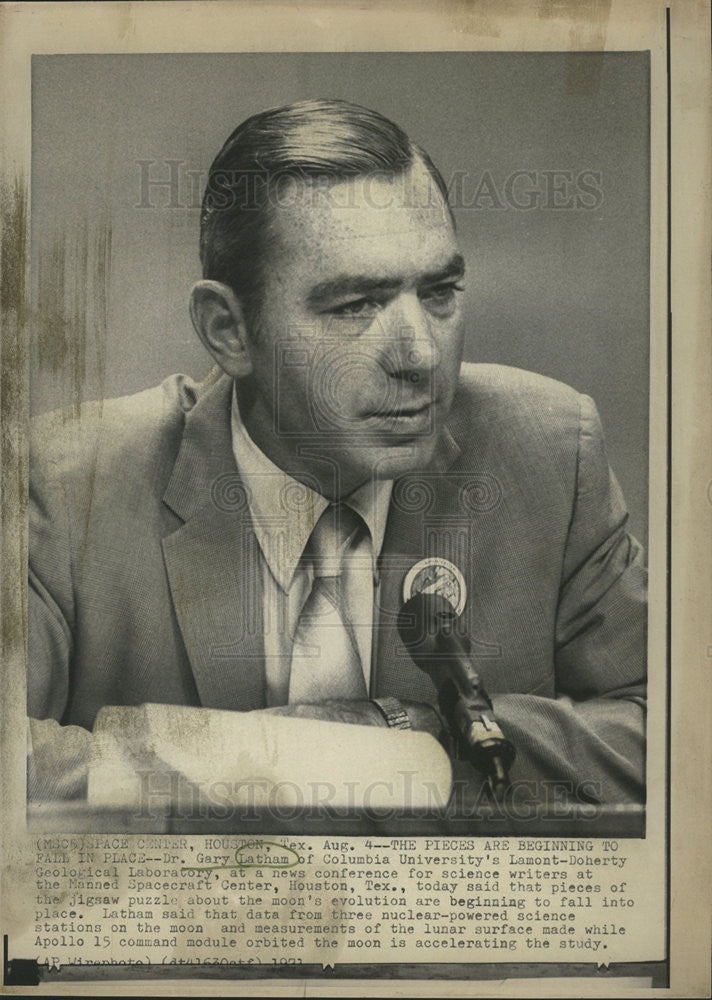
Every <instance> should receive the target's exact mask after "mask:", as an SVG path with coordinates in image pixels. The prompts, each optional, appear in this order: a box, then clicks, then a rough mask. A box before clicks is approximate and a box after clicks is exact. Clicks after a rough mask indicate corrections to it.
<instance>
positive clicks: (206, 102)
mask: <svg viewBox="0 0 712 1000" xmlns="http://www.w3.org/2000/svg"><path fill="white" fill-rule="evenodd" d="M313 97H340V98H345V99H347V100H352V101H355V102H357V103H361V104H365V105H367V106H369V107H373V108H375V109H377V110H378V111H381V112H382V113H384V114H385V115H387V116H388V117H389V118H392V119H394V120H395V121H396V122H398V123H399V124H400V125H401V126H403V127H404V128H405V130H406V131H407V132H408V133H409V134H410V135H411V137H412V138H413V139H414V140H415V141H416V142H418V143H420V144H421V145H422V146H424V147H425V149H426V150H427V151H428V152H429V153H430V154H431V156H432V157H433V159H434V160H435V162H436V163H437V165H438V167H439V168H440V170H441V172H442V173H443V175H444V176H445V178H446V180H448V179H451V178H452V177H453V175H454V174H455V173H456V172H460V173H461V174H464V178H463V179H462V181H461V185H462V187H461V190H463V191H464V192H465V196H466V197H467V199H468V200H469V201H472V200H473V198H475V196H476V194H477V191H478V185H480V184H481V183H482V181H483V177H484V174H485V172H488V176H489V177H490V178H491V179H492V181H493V182H494V184H495V186H496V189H497V196H498V198H499V201H500V202H501V206H500V207H496V206H495V204H494V202H493V199H492V198H489V197H486V196H484V195H482V196H481V197H480V198H479V200H478V202H477V205H470V207H466V206H463V205H461V206H460V207H459V208H458V209H457V211H456V214H457V224H458V232H459V236H460V240H461V243H462V247H463V251H464V253H465V256H466V258H467V262H468V281H467V284H468V291H467V297H466V322H467V335H466V354H465V356H466V358H467V359H468V360H481V361H491V362H498V363H503V364H509V365H516V366H519V367H522V368H528V369H531V370H533V371H538V372H542V373H543V374H546V375H550V376H552V377H554V378H557V379H561V380H562V381H564V382H567V383H569V384H570V385H573V386H575V387H576V388H577V389H580V390H582V391H584V392H587V393H589V394H590V395H592V396H593V397H594V399H595V400H596V402H597V404H598V407H599V410H600V412H601V416H602V419H603V425H604V428H605V431H606V438H607V443H608V450H609V455H610V458H611V464H612V465H613V467H614V469H615V470H616V473H617V475H618V478H619V479H620V481H621V484H622V486H623V489H624V491H625V494H626V497H627V500H628V504H629V507H630V509H631V527H632V530H633V531H634V533H635V534H637V535H638V537H640V538H641V539H644V538H645V535H646V525H647V449H648V327H649V317H648V307H649V287H648V284H649V279H648V275H649V223H648V218H649V181H648V178H649V168H648V164H649V139H648V107H649V88H648V55H647V53H606V54H602V53H581V54H577V53H574V54H571V53H395V54H394V53H385V54H379V53H328V54H321V53H304V54H303V53H289V54H285V53H278V54H261V53H260V54H240V55H148V56H142V55H119V56H106V55H101V56H38V57H34V59H33V88H32V105H33V147H32V258H33V337H32V345H31V384H30V391H31V407H32V410H33V412H40V411H42V410H46V409H50V408H53V407H56V406H66V405H75V406H76V404H77V403H78V401H79V400H83V399H90V398H97V397H100V396H115V395H121V394H123V393H128V392H133V391H136V390H138V389H142V388H145V387H147V386H150V385H153V384H155V383H156V382H158V381H160V380H161V379H162V378H164V377H165V376H166V375H168V374H170V373H171V372H176V371H184V372H188V373H190V374H192V375H195V376H201V375H202V374H203V373H204V372H206V371H207V370H208V369H209V367H210V365H211V360H210V358H209V357H208V355H207V354H206V353H205V351H204V349H203V348H202V347H201V345H200V344H199V342H198V340H197V338H196V336H195V334H194V333H193V330H192V326H191V323H190V319H189V316H188V311H187V298H188V291H189V288H190V285H191V284H192V282H193V281H194V280H196V279H197V278H198V277H199V276H200V271H199V263H198V254H197V243H198V217H199V211H198V207H197V205H198V204H199V198H200V194H201V193H202V183H201V178H199V176H198V175H199V174H202V182H204V179H205V176H206V172H207V168H208V166H209V164H210V162H211V160H212V158H213V157H214V156H215V154H216V153H217V151H218V149H219V148H220V146H221V145H222V143H223V141H224V140H225V138H226V137H227V135H228V134H229V133H230V132H231V131H232V129H233V128H234V127H235V126H236V125H237V124H238V123H239V122H240V121H241V120H242V119H244V118H245V117H247V116H248V115H250V114H253V113H255V112H256V111H260V110H262V109H264V108H267V107H271V106H275V105H279V104H284V103H288V102H290V101H294V100H300V99H303V98H313ZM141 160H152V161H154V163H153V164H152V165H151V167H150V173H151V176H152V177H153V178H162V179H167V178H168V177H169V176H170V168H169V167H168V165H167V162H166V161H168V160H175V161H178V165H177V167H176V168H175V176H177V178H178V181H179V184H178V189H177V191H175V192H174V194H175V195H177V197H175V198H174V204H173V205H171V203H170V199H171V194H170V192H169V191H168V190H167V189H166V188H162V187H153V188H151V189H150V190H149V192H148V199H146V197H145V189H144V192H143V200H144V202H145V201H146V200H148V201H150V203H151V207H146V206H145V204H144V206H143V207H141V205H140V202H141V200H142V189H141V167H140V166H139V161H141ZM547 170H548V171H550V170H561V171H570V172H572V174H573V176H574V177H575V176H577V175H578V174H579V173H580V172H581V171H584V170H590V171H597V172H600V175H601V179H600V189H601V192H602V199H600V204H598V205H597V207H596V208H595V209H594V210H587V209H585V208H581V207H579V208H570V207H569V208H566V207H556V206H555V205H552V203H551V198H550V197H549V198H547V197H546V194H545V185H546V180H545V178H544V175H543V173H542V172H543V171H547ZM190 171H194V172H195V174H194V175H193V176H191V174H190V173H189V172H190ZM515 171H533V172H535V180H534V182H533V183H530V184H528V182H527V181H526V180H523V181H521V182H520V187H519V189H518V190H519V197H520V198H522V199H523V197H524V191H526V189H527V186H529V187H531V188H535V189H537V190H538V191H539V192H540V194H539V195H538V196H537V197H538V203H537V204H536V206H535V207H533V208H531V209H528V210H521V209H517V208H515V207H512V206H511V205H510V204H508V203H507V200H506V197H505V195H504V185H505V181H506V179H507V177H510V176H511V175H512V174H513V173H514V172H515ZM460 200H462V199H460ZM559 200H562V199H559ZM563 200H566V199H565V198H563ZM588 200H589V202H590V201H591V199H590V198H589V199H588Z"/></svg>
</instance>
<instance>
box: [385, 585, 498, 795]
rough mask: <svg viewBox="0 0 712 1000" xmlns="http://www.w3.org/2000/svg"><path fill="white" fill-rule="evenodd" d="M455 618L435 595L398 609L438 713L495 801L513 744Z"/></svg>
mask: <svg viewBox="0 0 712 1000" xmlns="http://www.w3.org/2000/svg"><path fill="white" fill-rule="evenodd" d="M456 621H457V615H456V613H455V611H454V609H453V606H452V604H450V602H449V601H448V600H447V599H446V598H444V597H442V596H441V595H440V594H438V593H423V592H421V593H416V594H414V595H413V596H412V597H411V598H410V599H409V600H407V601H406V603H405V604H404V605H403V607H402V608H401V610H400V613H399V615H398V632H399V634H400V637H401V640H402V641H403V645H404V646H405V648H406V649H407V650H408V652H409V653H410V655H411V657H412V658H413V662H414V663H415V665H416V666H417V667H419V668H420V669H421V670H423V671H424V672H425V673H426V674H428V676H429V677H430V678H431V680H432V681H433V683H434V684H435V687H436V689H437V692H438V702H439V705H440V711H441V713H442V715H443V716H444V718H445V721H446V722H447V724H448V726H449V728H450V732H451V733H452V734H453V735H454V736H455V737H456V739H457V740H458V743H459V745H460V747H461V748H462V749H463V750H464V753H465V756H466V758H467V759H468V760H469V761H470V763H471V764H472V765H473V766H474V767H476V768H477V769H478V770H479V771H481V772H482V773H484V774H485V775H486V777H487V781H488V784H489V787H490V790H491V792H492V794H493V796H494V798H495V799H496V800H497V801H500V800H501V799H502V797H503V796H504V793H505V791H506V790H507V787H508V786H509V768H510V767H511V766H512V762H513V761H514V756H515V749H514V746H513V745H512V744H511V743H510V742H509V740H508V739H507V738H506V737H505V735H504V734H503V732H502V730H501V729H500V728H499V725H498V724H497V720H496V719H495V716H494V711H493V708H492V702H491V701H490V699H489V696H488V695H487V692H486V691H485V689H484V687H483V685H482V682H481V681H480V677H479V674H478V673H477V671H476V670H475V668H474V667H473V665H472V660H471V658H470V655H469V654H470V643H469V640H468V639H466V638H465V639H462V638H460V637H459V636H458V635H456V633H455V623H456Z"/></svg>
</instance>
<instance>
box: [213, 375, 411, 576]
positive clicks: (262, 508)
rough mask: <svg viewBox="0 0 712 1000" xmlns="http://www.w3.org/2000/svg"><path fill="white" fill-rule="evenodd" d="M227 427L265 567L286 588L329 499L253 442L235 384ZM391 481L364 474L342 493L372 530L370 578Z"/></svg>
mask: <svg viewBox="0 0 712 1000" xmlns="http://www.w3.org/2000/svg"><path fill="white" fill-rule="evenodd" d="M231 431H232V452H233V455H234V456H235V462H236V464H237V469H238V472H239V473H240V478H241V479H242V482H243V485H244V486H245V487H246V488H247V496H248V504H249V508H250V514H251V516H252V526H253V528H254V532H255V535H256V537H257V541H258V543H259V546H260V548H261V550H262V554H263V556H264V558H265V560H266V562H267V565H268V566H269V569H270V572H271V573H272V575H273V577H274V578H275V580H276V581H277V583H278V584H279V586H280V587H281V588H282V590H284V591H287V590H289V588H290V586H291V583H292V579H293V577H294V572H295V570H296V568H297V564H298V563H299V560H300V559H301V557H302V554H303V552H304V548H305V546H306V544H307V542H308V541H309V536H310V535H311V533H312V531H313V530H314V526H315V525H316V522H317V521H318V520H319V518H320V517H321V515H322V514H323V513H324V511H325V510H326V508H327V507H328V505H329V501H328V500H327V499H326V497H323V496H322V495H321V494H320V493H317V492H316V491H315V490H313V489H311V488H310V487H309V486H306V485H305V484H304V483H300V482H298V481H297V480H296V479H294V477H293V476H290V475H289V473H288V472H285V471H284V470H283V469H280V468H279V466H277V465H275V464H274V462H273V461H272V460H271V459H269V458H268V457H267V456H266V455H265V453H264V452H263V451H261V450H260V448H258V447H257V445H256V444H255V442H254V441H253V440H252V438H251V437H250V435H249V434H248V433H247V429H246V428H245V425H244V423H243V422H242V417H241V415H240V407H239V403H238V399H237V387H236V385H235V386H234V387H233V393H232V416H231ZM392 486H393V482H392V480H382V481H381V480H377V479H374V480H369V481H367V482H365V483H363V484H362V485H361V486H359V488H358V489H356V490H354V492H353V493H351V494H350V496H348V497H345V501H346V503H348V504H349V506H350V507H352V508H353V509H354V510H355V511H356V512H357V513H358V514H360V515H361V517H362V518H363V520H364V522H365V523H366V526H367V527H368V530H369V532H370V534H371V545H372V557H373V573H374V579H375V578H376V577H377V565H378V563H377V560H378V557H379V556H380V554H381V548H382V547H383V536H384V535H385V531H386V520H387V518H388V508H389V505H390V500H391V489H392Z"/></svg>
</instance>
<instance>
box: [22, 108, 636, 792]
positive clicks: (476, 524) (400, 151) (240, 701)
mask: <svg viewBox="0 0 712 1000" xmlns="http://www.w3.org/2000/svg"><path fill="white" fill-rule="evenodd" d="M201 260H202V264H203V274H204V278H203V280H202V281H200V282H198V283H197V285H196V286H195V287H194V289H193V291H192V294H191V316H192V319H193V323H194V326H195V328H196V331H197V333H198V335H199V337H200V338H201V340H202V342H203V343H204V345H205V347H206V348H207V350H208V351H209V352H210V353H211V354H212V356H213V358H214V359H215V361H216V363H217V368H216V369H215V370H214V372H213V373H212V374H211V375H210V376H209V377H208V379H207V380H206V381H205V382H204V383H203V384H201V385H197V384H195V383H194V382H192V381H191V380H190V379H188V378H186V377H184V376H174V377H171V378H169V379H167V380H166V381H165V382H164V383H163V385H161V386H159V387H158V388H155V389H149V390H147V391H145V392H142V393H139V394H137V395H135V396H131V397H127V398H124V399H119V400H112V401H105V402H102V403H97V404H94V405H91V406H87V407H83V408H82V414H81V418H80V419H79V420H76V421H75V420H71V419H68V418H66V415H61V414H53V415H50V416H49V417H46V418H43V419H42V420H41V421H39V422H38V424H37V425H36V427H35V434H36V436H37V438H36V439H37V441H38V446H37V448H35V449H33V458H32V466H31V478H32V487H31V501H32V503H31V536H30V591H29V650H28V711H29V715H30V717H31V718H32V719H33V720H34V721H33V722H32V728H31V734H32V739H33V753H32V755H31V766H30V787H31V790H32V789H34V790H35V794H36V795H37V796H47V795H50V796H64V797H71V796H76V795H81V794H82V792H83V790H84V787H85V781H86V762H87V755H88V748H89V745H90V740H91V728H92V725H93V723H94V720H95V718H96V715H97V712H98V711H99V710H100V709H101V708H102V707H103V706H104V705H140V704H143V703H145V702H162V703H165V704H176V705H196V706H202V707H203V708H205V709H206V710H207V709H211V708H219V709H230V710H234V711H239V712H252V711H267V712H270V713H272V714H285V715H292V716H298V717H303V718H318V719H328V720H333V721H340V722H344V723H360V724H362V725H381V726H387V725H390V726H404V727H405V726H411V727H413V728H416V729H424V730H427V731H430V732H432V733H434V734H435V733H437V732H438V730H439V728H440V724H441V723H440V719H439V716H438V714H437V712H436V710H435V708H434V707H433V706H434V705H436V704H437V696H436V692H435V689H434V687H433V684H432V682H431V680H430V679H429V678H428V677H427V676H426V675H425V674H424V673H423V672H421V671H420V670H418V668H417V667H416V666H415V665H414V664H413V662H412V660H411V659H410V657H409V655H408V654H407V652H406V651H405V649H404V647H403V645H402V643H401V641H400V638H399V636H398V632H397V628H396V616H397V612H398V609H399V607H400V606H401V604H402V602H403V598H404V592H403V585H404V579H405V577H406V576H407V575H408V573H409V571H410V570H411V569H412V568H413V567H414V566H417V565H418V564H419V563H420V562H421V561H422V560H424V559H432V560H434V561H435V562H436V563H437V564H440V565H452V566H454V567H456V570H457V572H458V574H460V576H459V577H458V579H459V580H460V581H461V583H460V584H459V586H460V589H461V596H462V597H463V598H465V597H466V601H465V605H464V610H462V621H463V624H464V628H465V630H466V632H467V634H468V635H469V636H470V638H471V639H472V647H473V648H472V652H473V656H474V661H473V662H474V663H475V665H476V667H477V669H478V671H479V673H480V674H481V675H482V677H483V679H484V681H485V684H486V687H487V689H488V691H489V693H490V695H491V696H492V701H493V705H494V709H495V712H496V715H497V717H498V720H499V722H500V725H501V727H502V729H503V730H504V732H505V734H506V735H507V736H508V737H509V739H511V740H512V742H513V743H514V744H515V746H516V747H517V753H518V757H517V763H516V764H515V767H514V770H513V772H512V777H513V779H515V780H516V779H518V778H519V779H526V780H531V781H539V782H541V781H551V780H556V781H560V782H569V783H570V786H571V788H572V789H574V791H573V794H574V795H575V794H576V792H575V788H576V787H579V786H580V785H581V784H582V783H585V784H586V785H587V789H588V791H587V793H586V797H587V798H589V799H590V798H591V797H593V798H598V799H600V800H602V801H621V800H631V799H633V800H641V799H642V795H643V776H644V732H645V728H644V707H645V700H644V699H645V656H644V654H645V649H644V647H645V600H644V594H645V573H644V568H643V560H642V553H641V550H640V546H639V545H638V544H637V542H635V540H634V539H632V538H631V537H630V536H629V535H628V534H627V532H626V527H625V525H626V519H627V514H626V511H625V506H624V503H623V499H622V496H621V494H620V490H619V489H618V486H617V483H616V481H615V478H614V477H613V475H612V473H611V472H610V470H609V467H608V462H607V459H606V455H605V448H604V443H603V435H602V431H601V427H600V424H599V421H598V417H597V414H596V411H595V407H594V405H593V403H592V401H591V400H589V399H588V398H587V397H584V396H580V395H579V394H578V393H576V392H574V391H573V390H572V389H569V388H568V387H565V386H562V385H560V384H558V383H555V382H553V381H551V380H549V379H546V378H543V377H541V376H536V375H533V374H531V373H526V372H520V371H516V370H513V369H506V368H502V367H498V366H478V365H461V354H462V343H463V335H464V331H463V324H462V322H461V315H460V312H461V306H460V297H461V292H462V284H461V282H462V279H463V277H464V271H465V262H464V260H463V259H462V257H461V255H460V253H459V250H458V247H457V242H456V234H455V227H454V222H453V218H452V214H451V211H450V208H449V206H448V203H447V192H446V187H445V184H444V182H443V180H442V178H441V177H440V175H439V173H438V172H437V169H436V168H435V167H434V165H433V163H432V161H431V160H430V159H429V157H428V156H427V154H425V153H424V152H423V151H422V150H421V149H419V148H418V147H417V146H415V145H414V144H413V143H412V142H411V141H410V140H409V139H408V137H407V136H406V135H405V134H404V133H403V132H402V131H401V130H400V129H399V128H398V127H397V126H395V125H394V124H393V123H391V122H389V121H387V120H386V119H384V118H382V117H381V116H380V115H378V114H376V113H375V112H371V111H368V110H367V109H363V108H359V107H356V106H354V105H349V104H346V103H344V102H337V101H333V102H332V101H329V102H327V101H321V102H307V103H302V104H297V105H291V106H289V107H286V108H280V109H276V110H274V111H269V112H265V113H264V114H261V115H256V116H254V117H253V118H251V119H248V120H247V121H246V122H244V123H243V124H242V125H240V126H239V127H238V128H237V129H236V130H235V132H234V133H233V134H232V135H231V136H230V138H229V139H228V140H227V142H226V143H225V145H224V147H223V149H222V150H221V152H220V153H219V154H218V157H217V158H216V160H215V162H214V163H213V166H212V168H211V171H210V175H209V178H208V182H207V187H206V192H205V197H204V202H203V212H202V216H201ZM325 538H326V539H327V542H328V544H327V543H324V542H323V540H324V539H325ZM324 546H325V547H324ZM329 546H331V547H329ZM334 581H337V583H336V584H334ZM319 602H321V603H320V604H319V612H318V613H317V612H316V611H315V608H316V605H317V604H318V603H319ZM329 616H331V617H329ZM327 619H328V621H327ZM324 624H329V626H330V627H331V629H332V631H331V632H330V633H328V635H329V636H331V641H330V642H328V643H327V644H326V648H325V652H326V654H327V655H326V656H320V655H315V654H314V652H313V651H314V650H315V649H317V650H318V649H320V648H321V645H323V644H322V638H323V635H324V633H323V632H321V633H320V632H319V631H318V630H319V628H320V627H321V626H323V625H324ZM315 629H316V630H317V631H314V630H315Z"/></svg>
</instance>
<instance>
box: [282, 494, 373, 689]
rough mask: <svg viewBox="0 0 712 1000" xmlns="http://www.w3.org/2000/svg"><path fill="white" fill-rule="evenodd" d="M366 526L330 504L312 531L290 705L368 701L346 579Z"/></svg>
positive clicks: (347, 510)
mask: <svg viewBox="0 0 712 1000" xmlns="http://www.w3.org/2000/svg"><path fill="white" fill-rule="evenodd" d="M362 527H363V521H362V520H361V518H360V517H359V515H358V514H356V513H355V512H354V511H353V510H351V508H350V507H347V506H345V505H344V504H330V505H329V506H328V507H327V508H326V510H325V511H324V513H323V514H322V515H321V517H320V518H319V520H318V521H317V523H316V525H315V527H314V530H313V531H312V534H311V537H310V539H309V544H308V546H307V549H308V555H309V556H310V558H311V561H312V566H313V569H314V580H313V583H312V589H311V593H310V594H309V597H308V598H307V600H306V602H305V604H304V608H303V609H302V613H301V615H300V616H299V621H298V623H297V629H296V632H295V635H294V645H293V647H292V666H291V673H290V677H289V701H290V703H291V704H296V703H298V702H306V703H311V704H314V703H318V702H322V701H329V700H330V699H333V698H341V699H357V698H367V697H368V694H367V692H366V684H365V681H364V677H363V670H362V667H361V658H360V656H359V652H358V646H357V644H356V636H355V634H354V629H353V625H352V623H351V621H350V619H349V616H348V612H347V610H346V608H345V606H344V599H343V597H344V586H343V579H342V573H343V568H344V559H345V557H346V555H347V553H348V551H349V549H350V547H351V546H352V545H353V544H354V540H355V538H356V536H357V535H358V533H359V531H360V530H361V529H362Z"/></svg>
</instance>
